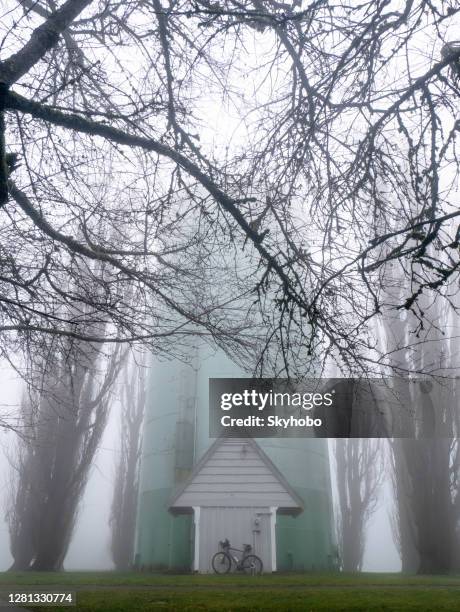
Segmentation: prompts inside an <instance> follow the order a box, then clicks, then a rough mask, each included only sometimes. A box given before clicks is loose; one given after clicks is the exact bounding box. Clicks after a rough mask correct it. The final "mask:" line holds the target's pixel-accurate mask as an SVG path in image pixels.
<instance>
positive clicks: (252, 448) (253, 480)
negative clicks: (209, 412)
mask: <svg viewBox="0 0 460 612" xmlns="http://www.w3.org/2000/svg"><path fill="white" fill-rule="evenodd" d="M193 506H222V507H229V506H240V507H249V506H251V507H252V506H253V507H257V506H263V507H267V506H277V507H278V509H279V511H280V512H281V513H287V514H298V513H299V512H302V510H303V508H304V503H303V500H302V499H301V498H300V497H299V495H298V494H297V493H296V492H295V491H294V489H293V488H292V487H291V485H290V484H289V483H288V482H287V480H286V479H285V477H284V476H283V475H282V474H281V472H280V471H279V470H278V468H277V467H276V466H275V465H274V463H273V462H272V461H271V459H270V458H269V457H268V456H267V455H266V454H265V453H264V451H263V450H262V449H261V448H260V446H259V445H258V444H257V443H256V442H255V441H254V440H253V439H251V438H218V439H217V440H216V441H215V442H214V443H213V444H212V445H211V447H210V448H209V449H208V450H207V452H206V453H205V454H204V455H203V457H202V458H201V459H200V461H199V462H198V463H197V464H196V466H195V467H194V469H193V471H192V473H191V474H190V476H189V478H188V479H187V480H186V481H185V482H184V483H183V484H182V485H181V486H180V487H179V488H178V490H177V491H176V492H175V493H174V495H173V497H172V499H171V502H170V505H169V510H170V511H171V512H173V513H184V512H185V513H186V512H191V509H192V507H193Z"/></svg>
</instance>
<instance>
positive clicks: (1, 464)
mask: <svg viewBox="0 0 460 612" xmlns="http://www.w3.org/2000/svg"><path fill="white" fill-rule="evenodd" d="M0 388H1V398H2V400H1V404H2V407H6V406H8V407H10V408H12V409H17V408H18V407H19V402H20V398H21V392H22V388H23V381H22V380H21V379H20V378H19V377H18V375H17V374H16V373H15V372H14V371H13V370H12V369H11V368H10V367H8V365H5V364H3V367H2V368H1V369H0ZM119 419H120V405H119V403H118V402H115V403H114V405H113V406H112V409H111V413H110V417H109V420H108V422H107V428H106V430H105V432H104V436H103V439H102V443H101V444H100V446H99V449H98V452H97V455H96V458H95V460H94V463H93V466H92V470H91V476H90V479H89V481H88V485H87V487H86V489H85V494H84V496H83V500H82V502H81V504H80V510H79V515H78V519H77V523H76V527H75V532H74V535H73V538H72V542H71V545H70V548H69V552H68V554H67V556H66V559H65V564H64V567H65V569H67V570H111V569H113V562H112V558H111V554H110V527H109V515H110V506H111V504H112V496H113V487H114V482H115V471H116V458H117V453H118V452H119V448H118V444H119ZM15 438H16V434H15V433H14V432H12V431H8V430H4V433H0V443H1V447H0V508H1V515H0V571H5V570H7V569H8V568H9V566H10V565H11V563H12V561H13V558H12V556H11V554H10V548H9V534H8V525H7V523H6V522H5V520H4V512H5V508H6V503H7V500H8V495H9V478H10V466H9V463H8V458H7V455H8V453H9V452H11V451H12V449H13V447H14V444H15ZM329 446H330V448H329V453H330V465H331V471H333V470H334V457H333V452H332V449H331V445H329ZM331 480H332V486H333V497H334V501H335V500H336V491H335V489H334V483H335V478H334V475H333V477H332V479H331ZM392 504H393V494H392V490H391V485H390V483H388V482H385V483H384V485H383V486H382V488H381V491H380V499H379V505H378V508H377V510H376V512H375V514H374V515H373V516H372V517H371V519H370V521H369V524H368V527H367V540H366V548H365V553H364V562H363V571H368V572H398V571H400V570H401V560H400V558H399V555H398V552H397V550H396V547H395V545H394V542H393V534H392V531H391V525H390V520H389V513H390V512H391V508H392Z"/></svg>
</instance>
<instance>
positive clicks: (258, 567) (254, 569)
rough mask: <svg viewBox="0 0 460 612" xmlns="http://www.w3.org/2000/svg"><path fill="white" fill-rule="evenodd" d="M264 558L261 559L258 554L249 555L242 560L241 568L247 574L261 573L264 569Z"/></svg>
mask: <svg viewBox="0 0 460 612" xmlns="http://www.w3.org/2000/svg"><path fill="white" fill-rule="evenodd" d="M263 567H264V565H263V563H262V559H260V558H259V557H258V556H257V555H248V556H247V557H245V558H244V559H243V561H242V562H241V569H242V570H243V572H244V573H245V574H252V575H253V576H255V575H256V574H261V573H262V570H263Z"/></svg>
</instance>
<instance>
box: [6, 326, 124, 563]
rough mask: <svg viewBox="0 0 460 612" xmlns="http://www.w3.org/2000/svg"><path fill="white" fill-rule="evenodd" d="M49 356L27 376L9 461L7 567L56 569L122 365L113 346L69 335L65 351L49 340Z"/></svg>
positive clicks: (68, 541) (65, 551)
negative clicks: (29, 389) (10, 561)
mask: <svg viewBox="0 0 460 612" xmlns="http://www.w3.org/2000/svg"><path fill="white" fill-rule="evenodd" d="M98 333H103V332H102V330H101V329H100V328H99V330H98ZM56 350H57V351H58V355H56V353H55V351H56ZM49 351H50V354H52V353H53V352H54V353H55V354H54V355H53V358H52V360H51V361H50V363H51V364H52V367H51V368H50V363H47V362H46V361H45V362H44V363H43V366H42V368H41V369H39V370H37V371H36V372H35V378H34V379H33V381H32V382H33V383H34V385H32V392H31V395H29V396H28V397H27V400H26V401H24V402H23V404H22V415H21V416H22V428H21V432H22V437H21V438H19V440H18V443H17V444H18V449H17V453H16V455H15V456H13V457H12V459H11V462H12V466H13V469H14V474H13V479H12V481H13V488H12V495H11V500H10V507H9V511H8V513H7V520H8V523H9V529H10V537H11V552H12V555H13V558H14V562H13V565H12V568H11V569H14V570H28V569H34V570H39V571H41V570H46V571H50V570H60V569H62V565H63V562H64V558H65V555H66V553H67V550H68V547H69V544H70V540H71V537H72V533H73V528H74V524H75V519H76V516H77V512H78V505H79V501H80V499H81V496H82V493H83V491H84V488H85V485H86V482H87V479H88V476H89V473H90V468H91V466H92V461H93V458H94V455H95V453H96V451H97V448H98V444H99V442H100V439H101V436H102V433H103V431H104V427H105V423H106V420H107V415H108V411H109V406H110V403H111V401H113V400H112V398H111V392H112V387H113V384H114V381H115V379H116V377H117V374H118V372H119V370H120V367H121V363H122V360H123V350H122V348H121V345H117V346H116V347H115V349H114V350H112V351H111V352H110V353H109V354H104V352H103V351H102V349H101V346H100V345H97V344H96V345H94V344H90V343H83V344H82V342H81V341H76V340H74V339H73V338H69V339H68V340H67V351H65V352H64V351H63V347H62V343H58V344H57V343H56V342H55V339H51V341H50V342H49ZM50 359H51V358H50Z"/></svg>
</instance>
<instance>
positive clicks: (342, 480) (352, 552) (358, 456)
mask: <svg viewBox="0 0 460 612" xmlns="http://www.w3.org/2000/svg"><path fill="white" fill-rule="evenodd" d="M335 463H336V476H337V491H338V506H339V507H338V510H339V512H338V536H339V551H340V556H341V559H342V569H343V570H344V571H346V572H358V571H361V568H362V563H363V555H364V545H365V539H366V525H367V522H368V521H369V518H370V517H371V516H372V514H373V512H374V511H375V510H376V508H377V503H378V496H379V489H380V486H381V484H382V481H383V475H384V459H383V444H382V441H381V440H377V439H375V440H373V439H369V438H349V439H346V438H337V440H336V441H335Z"/></svg>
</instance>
